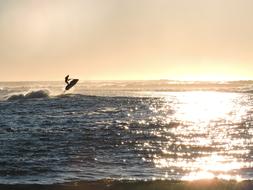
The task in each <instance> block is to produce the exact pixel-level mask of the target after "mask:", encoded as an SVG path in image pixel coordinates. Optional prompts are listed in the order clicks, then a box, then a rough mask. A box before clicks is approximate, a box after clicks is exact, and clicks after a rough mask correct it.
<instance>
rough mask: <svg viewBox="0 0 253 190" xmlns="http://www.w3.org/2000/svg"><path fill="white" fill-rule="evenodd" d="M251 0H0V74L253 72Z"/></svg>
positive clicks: (194, 75)
mask: <svg viewBox="0 0 253 190" xmlns="http://www.w3.org/2000/svg"><path fill="white" fill-rule="evenodd" d="M252 8H253V1H252V0H0V42H1V43H0V66H1V69H0V80H4V81H10V80H62V78H63V77H64V75H65V74H70V75H72V76H73V77H76V78H80V79H84V80H95V79H97V80H102V79H106V80H110V79H115V80H117V79H120V80H121V79H128V80H129V79H130V80H132V79H194V80H195V79H253V12H252Z"/></svg>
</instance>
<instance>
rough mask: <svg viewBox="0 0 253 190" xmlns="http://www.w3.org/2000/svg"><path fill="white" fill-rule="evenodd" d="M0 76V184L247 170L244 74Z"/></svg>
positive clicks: (249, 114) (248, 175)
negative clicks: (68, 78)
mask: <svg viewBox="0 0 253 190" xmlns="http://www.w3.org/2000/svg"><path fill="white" fill-rule="evenodd" d="M63 88H64V83H63V82H5V83H0V184H16V183H19V184H24V183H25V184H54V183H63V182H71V181H80V180H84V181H94V180H95V181H96V180H100V179H114V180H123V179H126V180H156V179H165V180H171V179H176V180H195V179H212V178H220V179H227V180H230V179H235V180H245V179H248V180H252V179H253V93H252V92H253V91H252V90H253V82H252V81H234V82H179V81H166V80H161V81H146V82H145V81H123V82H122V81H107V82H103V81H90V82H87V81H84V82H79V83H78V84H77V85H76V87H75V88H73V89H72V90H71V91H69V92H64V90H63Z"/></svg>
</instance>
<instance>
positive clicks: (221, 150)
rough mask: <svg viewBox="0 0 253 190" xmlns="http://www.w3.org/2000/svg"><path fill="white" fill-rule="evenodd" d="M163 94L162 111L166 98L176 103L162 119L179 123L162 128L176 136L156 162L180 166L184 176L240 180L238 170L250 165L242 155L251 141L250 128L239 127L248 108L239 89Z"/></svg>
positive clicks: (188, 178)
mask: <svg viewBox="0 0 253 190" xmlns="http://www.w3.org/2000/svg"><path fill="white" fill-rule="evenodd" d="M164 97H165V104H164V111H165V109H167V105H166V101H167V102H168V104H171V103H172V102H171V101H172V100H173V102H174V105H175V107H174V108H173V109H174V114H172V115H167V118H165V120H166V121H167V122H171V121H177V122H179V124H178V126H176V127H171V128H167V129H166V130H165V131H166V132H167V133H168V135H169V136H171V135H174V136H176V140H175V141H176V142H173V143H174V144H175V147H174V149H171V148H168V147H169V146H167V147H164V148H163V149H162V153H163V154H161V155H160V156H156V157H154V159H153V163H154V164H155V166H156V167H157V168H161V169H162V168H167V169H171V168H175V170H179V169H181V170H183V171H184V172H182V173H185V174H184V175H183V176H182V178H181V179H183V180H196V179H210V178H221V179H227V180H229V179H235V180H241V179H242V177H241V176H240V173H239V170H240V169H243V168H252V166H253V163H252V162H251V161H246V160H245V159H243V158H242V155H244V156H245V155H248V154H249V152H250V150H249V149H248V148H249V146H248V145H249V143H252V138H251V137H250V136H247V134H249V131H247V129H245V128H242V125H243V123H242V118H243V117H245V116H247V112H248V111H249V109H250V107H248V106H245V105H243V104H246V103H247V100H243V99H242V97H243V96H242V95H241V94H238V93H237V94H236V93H229V94H228V93H221V92H187V93H186V92H184V93H181V94H177V96H176V97H173V96H172V95H171V93H170V94H169V95H168V96H164ZM173 98H174V99H173ZM160 109H161V108H160ZM156 111H157V110H156ZM242 134H245V135H246V136H247V137H246V138H245V136H244V137H243V136H242ZM169 143H172V141H168V144H169ZM166 175H167V173H166V174H165V176H166Z"/></svg>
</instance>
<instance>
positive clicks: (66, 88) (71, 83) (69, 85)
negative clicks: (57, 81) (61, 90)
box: [65, 79, 79, 90]
mask: <svg viewBox="0 0 253 190" xmlns="http://www.w3.org/2000/svg"><path fill="white" fill-rule="evenodd" d="M78 81H79V79H73V80H71V81H70V83H69V84H68V85H67V86H66V87H65V90H69V89H71V88H72V87H73V86H75V85H76V83H77V82H78Z"/></svg>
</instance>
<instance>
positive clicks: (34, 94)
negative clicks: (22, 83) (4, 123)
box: [7, 90, 50, 100]
mask: <svg viewBox="0 0 253 190" xmlns="http://www.w3.org/2000/svg"><path fill="white" fill-rule="evenodd" d="M49 94H50V93H49V91H48V90H37V91H30V92H28V93H25V94H13V95H10V96H9V97H8V98H7V100H23V99H33V98H48V97H49Z"/></svg>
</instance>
